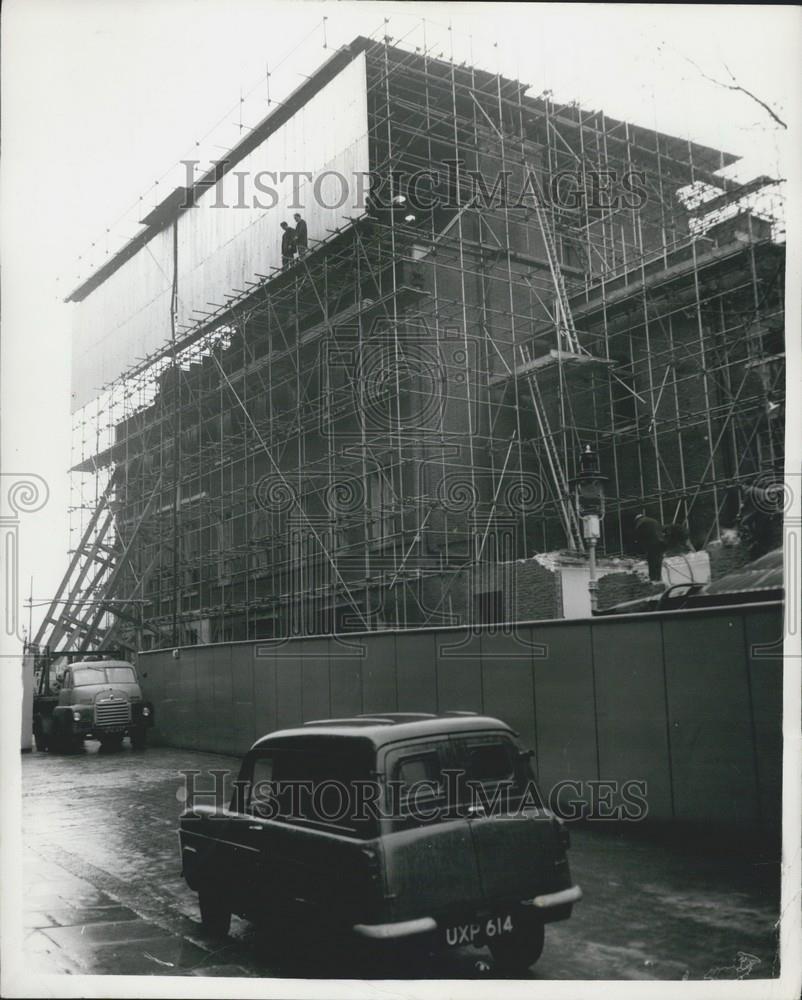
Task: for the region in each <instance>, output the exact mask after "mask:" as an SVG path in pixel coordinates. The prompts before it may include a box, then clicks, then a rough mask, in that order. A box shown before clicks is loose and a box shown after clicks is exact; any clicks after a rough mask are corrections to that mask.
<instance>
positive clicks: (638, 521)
mask: <svg viewBox="0 0 802 1000" xmlns="http://www.w3.org/2000/svg"><path fill="white" fill-rule="evenodd" d="M635 542H636V543H637V546H638V549H639V550H640V551H641V552H643V553H644V554H645V556H646V561H647V562H648V564H649V579H650V580H653V581H655V582H659V581H660V580H661V579H662V576H663V553H664V552H665V550H666V533H665V529H664V528H663V526H662V525H661V524H660V522H659V521H655V519H654V518H653V517H647V516H646V515H645V514H638V516H637V517H636V518H635Z"/></svg>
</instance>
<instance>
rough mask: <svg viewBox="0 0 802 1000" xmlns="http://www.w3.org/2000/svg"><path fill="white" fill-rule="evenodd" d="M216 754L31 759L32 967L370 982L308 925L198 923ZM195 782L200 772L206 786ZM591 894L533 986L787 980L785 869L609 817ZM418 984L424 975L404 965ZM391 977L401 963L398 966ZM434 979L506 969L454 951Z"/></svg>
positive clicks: (26, 774) (224, 762) (590, 876)
mask: <svg viewBox="0 0 802 1000" xmlns="http://www.w3.org/2000/svg"><path fill="white" fill-rule="evenodd" d="M237 768H238V761H237V760H235V759H234V758H231V757H224V756H219V755H216V754H204V753H197V752H195V751H188V750H174V749H166V748H150V749H148V750H146V751H144V752H136V751H132V750H131V749H130V747H129V746H128V742H127V741H126V743H125V744H124V747H123V749H122V750H121V751H120V752H119V753H112V754H103V753H100V752H99V750H98V744H97V743H94V742H92V741H90V742H88V743H87V744H86V750H85V751H84V752H80V753H78V754H75V755H69V756H55V755H53V756H51V755H49V754H41V753H37V752H35V751H34V752H33V753H31V754H26V755H24V756H23V774H22V780H23V823H24V839H25V845H26V856H25V862H24V864H25V868H24V883H25V884H24V898H25V906H26V913H25V926H26V932H25V934H26V937H25V948H26V958H27V960H28V963H29V968H30V969H31V971H33V972H41V973H66V974H105V975H114V974H119V975H200V976H214V975H218V976H262V977H271V976H286V977H305V978H311V977H316V976H324V977H331V978H353V977H358V976H360V972H359V969H358V967H355V966H354V963H353V958H352V954H351V952H350V950H349V948H348V945H347V943H344V942H341V943H339V944H337V943H336V942H332V941H331V940H321V939H316V937H315V934H314V931H312V930H311V929H309V928H306V929H305V930H304V932H303V933H302V934H300V935H295V936H293V937H291V939H290V941H289V943H288V942H287V941H286V940H282V942H281V943H280V944H277V942H275V941H271V940H270V939H269V938H267V937H266V935H265V934H264V932H260V931H259V930H258V929H257V928H254V927H253V926H252V925H251V924H249V923H247V922H245V921H242V920H239V919H238V918H236V917H235V918H234V919H233V920H232V926H231V934H230V935H229V937H228V938H227V939H226V940H225V941H222V942H220V941H211V940H209V939H208V938H206V937H205V936H204V934H203V931H202V930H201V926H200V922H199V916H198V909H197V897H196V895H195V894H194V893H193V892H191V891H190V890H189V888H188V887H187V886H186V884H185V882H184V880H183V879H182V877H181V874H180V863H179V858H178V839H177V835H176V831H177V826H178V816H179V814H180V812H181V810H182V808H183V800H182V798H181V790H182V787H183V778H182V777H181V774H180V771H182V770H186V769H196V770H199V771H201V772H209V771H210V770H212V769H228V770H231V771H233V772H236V770H237ZM198 781H199V784H200V786H201V787H203V785H204V781H205V779H204V778H203V777H201V778H199V779H198ZM571 837H572V847H571V851H570V861H571V869H572V872H573V875H574V881H575V882H577V883H578V884H579V885H581V886H582V889H583V891H584V899H583V900H582V902H580V903H579V904H578V905H577V906H576V907H575V908H574V913H573V916H572V917H571V919H570V920H568V921H564V922H560V923H557V924H554V925H552V926H550V927H547V929H546V945H545V948H544V951H543V956H542V958H541V959H540V961H539V962H538V963H537V964H536V965H535V966H534V967H533V968H532V970H531V972H530V976H531V978H533V979H684V978H690V979H702V978H717V979H735V978H769V977H773V976H776V975H778V974H779V962H778V959H777V957H776V948H777V934H776V929H775V922H776V920H777V916H778V907H779V902H778V900H779V868H778V866H777V865H776V864H769V863H765V862H763V863H761V862H759V861H749V860H748V859H746V858H744V857H731V856H730V857H728V856H724V855H722V854H721V853H719V854H713V855H711V854H710V853H707V854H702V853H698V854H697V853H689V852H688V851H687V850H679V849H678V848H672V847H671V845H670V844H669V845H667V844H666V843H665V842H663V843H657V842H655V841H652V840H648V839H646V838H645V837H643V836H641V837H635V836H633V835H626V836H625V835H622V834H621V833H620V832H614V831H613V830H611V829H609V828H605V827H604V825H602V824H598V825H597V826H595V827H584V828H582V829H576V828H574V829H572V834H571ZM406 973H407V974H408V975H409V977H410V978H415V977H416V975H417V976H420V975H422V974H424V973H423V972H422V971H417V972H416V970H414V969H407V970H406ZM393 975H397V972H395V973H393ZM425 975H426V976H427V977H435V978H446V979H460V978H481V979H484V978H488V979H492V978H494V977H495V976H496V975H497V974H496V973H495V972H494V969H493V960H492V957H491V956H490V953H489V952H488V951H486V950H476V949H470V948H465V949H459V950H454V951H452V952H449V953H448V954H446V955H443V956H442V957H438V958H437V959H436V960H435V964H434V965H433V966H432V967H430V968H428V969H427V970H425Z"/></svg>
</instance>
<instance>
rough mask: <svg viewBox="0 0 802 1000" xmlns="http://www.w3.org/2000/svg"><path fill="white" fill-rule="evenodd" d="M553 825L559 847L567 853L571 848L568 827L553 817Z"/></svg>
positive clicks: (562, 821)
mask: <svg viewBox="0 0 802 1000" xmlns="http://www.w3.org/2000/svg"><path fill="white" fill-rule="evenodd" d="M554 825H555V827H556V830H557V839H558V840H559V842H560V847H562V849H563V850H564V851H567V850H568V848H569V847H570V846H571V834H570V833H569V832H568V827H567V826H566V825H565V821H564V820H562V819H558V818H557V817H556V816H555V817H554Z"/></svg>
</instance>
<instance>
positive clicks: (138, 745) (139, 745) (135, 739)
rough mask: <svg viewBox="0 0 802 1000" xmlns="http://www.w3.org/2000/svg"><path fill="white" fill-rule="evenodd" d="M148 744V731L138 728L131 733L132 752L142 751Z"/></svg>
mask: <svg viewBox="0 0 802 1000" xmlns="http://www.w3.org/2000/svg"><path fill="white" fill-rule="evenodd" d="M147 742H148V731H147V729H145V727H144V726H138V727H137V728H136V729H133V730H132V731H131V746H132V747H133V748H134V750H144V749H145V746H146V744H147Z"/></svg>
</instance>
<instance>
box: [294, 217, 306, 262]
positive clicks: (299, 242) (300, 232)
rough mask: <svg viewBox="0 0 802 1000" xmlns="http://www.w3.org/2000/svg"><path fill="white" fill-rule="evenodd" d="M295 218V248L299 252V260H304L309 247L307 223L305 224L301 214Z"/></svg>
mask: <svg viewBox="0 0 802 1000" xmlns="http://www.w3.org/2000/svg"><path fill="white" fill-rule="evenodd" d="M293 218H294V219H295V247H296V249H297V250H298V260H303V258H304V257H305V256H306V251H307V249H308V247H309V239H308V237H307V233H306V222H304V219H303V216H302V215H301V213H300V212H296V213H295V215H294V216H293Z"/></svg>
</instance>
